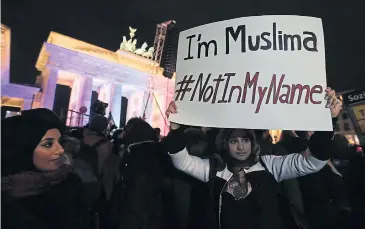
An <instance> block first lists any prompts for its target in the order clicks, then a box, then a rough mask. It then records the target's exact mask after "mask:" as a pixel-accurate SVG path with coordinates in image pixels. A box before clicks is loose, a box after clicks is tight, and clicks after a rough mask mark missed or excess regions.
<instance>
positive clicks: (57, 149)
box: [33, 129, 64, 171]
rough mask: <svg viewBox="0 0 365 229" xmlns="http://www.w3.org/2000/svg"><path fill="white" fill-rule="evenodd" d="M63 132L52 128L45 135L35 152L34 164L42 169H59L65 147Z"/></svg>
mask: <svg viewBox="0 0 365 229" xmlns="http://www.w3.org/2000/svg"><path fill="white" fill-rule="evenodd" d="M60 141H61V133H60V131H59V130H58V129H50V130H48V131H47V132H46V134H45V135H44V136H43V138H42V140H41V141H40V142H39V144H38V146H37V148H36V149H35V150H34V153H33V164H34V165H35V167H36V168H38V169H39V170H41V171H54V170H57V169H58V168H59V167H60V166H61V165H62V164H63V160H62V154H63V153H64V149H63V148H62V146H61V143H60Z"/></svg>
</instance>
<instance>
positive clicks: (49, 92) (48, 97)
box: [41, 68, 58, 110]
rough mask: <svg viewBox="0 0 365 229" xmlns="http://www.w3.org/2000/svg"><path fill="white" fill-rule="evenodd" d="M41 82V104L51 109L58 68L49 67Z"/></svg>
mask: <svg viewBox="0 0 365 229" xmlns="http://www.w3.org/2000/svg"><path fill="white" fill-rule="evenodd" d="M46 74H47V76H45V79H44V80H43V82H42V90H43V92H42V102H41V104H42V106H43V107H44V108H48V109H50V110H53V104H54V98H55V93H56V86H57V77H58V69H56V68H50V69H49V71H48V72H47V73H46Z"/></svg>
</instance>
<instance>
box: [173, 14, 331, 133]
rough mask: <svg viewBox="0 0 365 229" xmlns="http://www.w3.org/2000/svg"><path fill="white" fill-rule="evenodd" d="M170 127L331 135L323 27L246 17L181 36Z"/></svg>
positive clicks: (305, 20) (296, 19)
mask: <svg viewBox="0 0 365 229" xmlns="http://www.w3.org/2000/svg"><path fill="white" fill-rule="evenodd" d="M176 73H177V76H176V85H175V97H174V99H175V101H176V104H177V106H178V112H179V113H178V114H176V115H172V116H171V117H170V121H173V122H176V123H180V124H187V125H196V126H207V127H220V128H252V129H294V130H332V124H331V118H330V111H329V109H328V108H325V100H324V96H325V88H326V71H325V47H324V37H323V28H322V21H321V19H319V18H313V17H302V16H283V15H282V16H257V17H244V18H238V19H232V20H227V21H221V22H217V23H212V24H208V25H203V26H199V27H196V28H193V29H189V30H186V31H183V32H181V33H180V37H179V45H178V56H177V68H176Z"/></svg>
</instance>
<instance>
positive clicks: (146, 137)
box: [123, 118, 158, 145]
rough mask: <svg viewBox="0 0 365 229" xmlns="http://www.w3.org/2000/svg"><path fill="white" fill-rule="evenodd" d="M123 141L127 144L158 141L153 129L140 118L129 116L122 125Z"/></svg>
mask: <svg viewBox="0 0 365 229" xmlns="http://www.w3.org/2000/svg"><path fill="white" fill-rule="evenodd" d="M124 132H125V134H124V138H123V139H124V142H125V143H126V144H127V145H129V144H133V143H137V142H143V141H154V142H157V141H158V137H157V135H156V132H155V130H154V129H153V128H152V127H151V125H150V124H148V123H147V122H146V121H144V120H143V119H141V118H131V119H130V120H129V121H128V122H127V124H126V125H125V127H124Z"/></svg>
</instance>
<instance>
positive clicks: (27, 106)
mask: <svg viewBox="0 0 365 229" xmlns="http://www.w3.org/2000/svg"><path fill="white" fill-rule="evenodd" d="M32 103H33V100H32V99H24V104H23V110H30V109H32Z"/></svg>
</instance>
